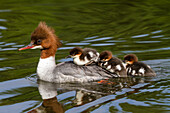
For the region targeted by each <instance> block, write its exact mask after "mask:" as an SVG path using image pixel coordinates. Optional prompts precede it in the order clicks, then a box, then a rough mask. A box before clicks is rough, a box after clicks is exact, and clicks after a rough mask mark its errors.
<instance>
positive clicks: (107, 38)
mask: <svg viewBox="0 0 170 113" xmlns="http://www.w3.org/2000/svg"><path fill="white" fill-rule="evenodd" d="M112 38H113V37H103V38H97V39H93V40H86V41H81V42H96V41H102V40H109V39H112Z"/></svg>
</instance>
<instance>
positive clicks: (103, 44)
mask: <svg viewBox="0 0 170 113" xmlns="http://www.w3.org/2000/svg"><path fill="white" fill-rule="evenodd" d="M110 45H115V43H102V44H91V46H110Z"/></svg>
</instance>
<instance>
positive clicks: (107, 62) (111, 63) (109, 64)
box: [98, 51, 127, 77]
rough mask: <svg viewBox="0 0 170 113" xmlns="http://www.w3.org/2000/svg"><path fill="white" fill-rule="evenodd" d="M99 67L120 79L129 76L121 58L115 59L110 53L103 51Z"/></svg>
mask: <svg viewBox="0 0 170 113" xmlns="http://www.w3.org/2000/svg"><path fill="white" fill-rule="evenodd" d="M98 65H99V66H101V67H102V68H105V69H106V70H108V71H110V72H111V73H115V74H117V76H118V77H126V76H127V73H126V69H125V67H124V65H123V62H122V61H121V60H120V59H119V58H116V57H113V56H112V52H110V51H103V52H102V53H101V54H100V56H99V62H98Z"/></svg>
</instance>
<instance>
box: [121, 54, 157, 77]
mask: <svg viewBox="0 0 170 113" xmlns="http://www.w3.org/2000/svg"><path fill="white" fill-rule="evenodd" d="M124 62H125V64H126V70H127V75H131V76H156V73H155V72H154V71H153V70H152V69H151V67H150V66H148V65H146V64H144V63H143V62H139V61H138V57H137V56H136V55H135V54H128V55H125V56H124Z"/></svg>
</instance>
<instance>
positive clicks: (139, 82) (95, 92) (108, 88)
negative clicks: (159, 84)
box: [28, 77, 151, 113]
mask: <svg viewBox="0 0 170 113" xmlns="http://www.w3.org/2000/svg"><path fill="white" fill-rule="evenodd" d="M148 80H150V78H148V79H144V78H131V77H129V78H116V79H113V80H108V81H106V82H105V83H102V84H99V83H97V82H93V83H83V84H80V83H72V84H69V83H67V84H56V83H49V82H44V81H40V80H39V81H38V90H39V93H40V95H41V97H42V99H43V102H42V104H41V105H40V106H39V107H37V108H35V109H33V110H31V111H29V112H28V113H35V112H37V113H40V112H44V113H46V112H47V113H62V112H64V111H65V112H69V113H78V112H83V111H86V110H88V109H89V108H91V107H95V108H96V109H97V107H99V106H100V105H101V104H103V103H108V102H111V101H114V100H117V99H121V98H124V97H126V96H127V95H131V94H134V93H137V92H138V91H139V90H140V89H143V88H145V87H147V86H150V85H151V84H150V83H145V82H147V81H148ZM73 90H75V91H76V93H74V92H72V91H73ZM57 91H58V92H59V93H60V94H61V95H63V94H64V93H65V92H70V91H71V93H72V94H68V95H67V96H66V95H65V96H63V98H62V96H60V95H58V96H57ZM56 96H57V97H59V98H61V99H59V101H60V102H58V100H57V97H56ZM72 96H74V98H73V99H69V98H71V97H72ZM65 99H67V103H65V104H63V103H62V101H63V100H65ZM68 100H69V101H68ZM67 106H72V107H73V108H71V109H68V108H67Z"/></svg>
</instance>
